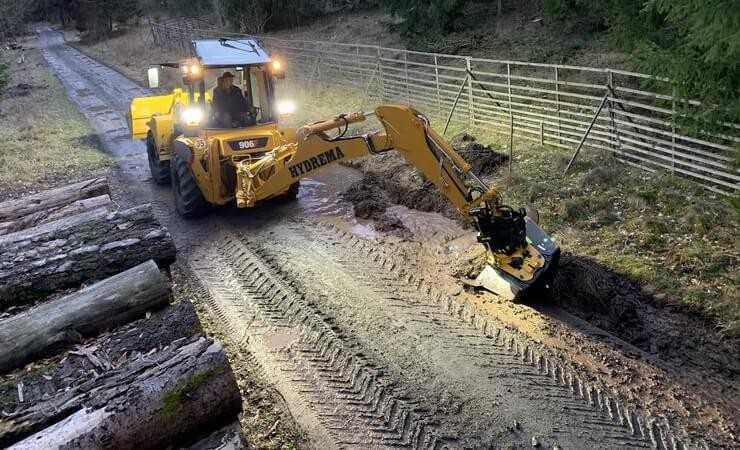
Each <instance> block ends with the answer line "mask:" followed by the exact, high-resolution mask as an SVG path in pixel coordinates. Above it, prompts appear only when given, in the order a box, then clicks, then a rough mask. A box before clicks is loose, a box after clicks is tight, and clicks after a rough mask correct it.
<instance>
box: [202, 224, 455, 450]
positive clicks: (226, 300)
mask: <svg viewBox="0 0 740 450" xmlns="http://www.w3.org/2000/svg"><path fill="white" fill-rule="evenodd" d="M278 264H279V263H277V262H276V261H274V260H272V259H271V258H270V256H269V255H267V254H265V253H264V252H263V251H261V250H260V249H259V248H256V247H254V246H253V245H250V244H249V243H246V242H244V241H242V240H239V239H237V238H235V237H233V236H231V235H229V234H225V235H224V237H223V239H222V240H221V241H220V242H219V244H218V245H217V246H215V247H212V246H209V247H207V248H200V249H197V250H195V251H194V252H193V254H192V257H191V260H190V267H191V269H192V270H193V271H194V272H195V273H197V274H198V276H199V278H200V282H201V283H202V285H203V286H204V288H205V289H206V290H207V291H208V294H209V297H210V299H211V300H210V304H211V306H212V308H213V309H214V310H215V312H216V314H217V315H218V316H219V317H220V318H221V319H222V320H223V321H224V324H225V325H226V327H227V328H229V329H230V330H231V332H232V333H235V334H236V335H237V336H239V335H240V336H241V337H240V338H238V340H239V341H241V343H242V345H243V346H244V347H245V349H246V350H248V351H250V352H251V353H252V355H254V357H255V359H256V360H257V361H258V362H259V363H260V365H261V366H262V367H263V370H266V371H267V372H268V378H270V379H272V380H273V381H274V382H275V383H276V384H278V385H279V386H280V388H281V392H282V393H283V395H284V396H285V397H286V400H287V401H288V402H289V404H291V410H298V411H302V412H303V414H302V417H299V420H300V419H303V420H302V421H303V422H304V425H307V424H306V423H305V422H306V421H307V422H309V424H308V425H314V426H316V425H319V424H320V426H321V427H322V428H323V429H324V430H325V433H322V432H318V433H317V432H316V429H315V428H314V427H311V426H309V427H307V428H309V430H311V429H312V428H313V432H314V434H316V435H315V436H314V443H317V444H319V445H330V446H332V447H335V446H336V447H344V446H360V447H362V448H395V447H403V448H415V449H435V448H440V446H441V445H442V444H443V443H444V440H443V439H440V438H439V436H438V435H437V433H436V431H435V418H434V417H433V416H431V415H430V414H429V413H428V412H427V411H424V410H423V409H420V408H419V407H418V406H417V405H416V403H415V402H414V401H412V400H411V399H409V398H408V397H407V396H406V395H405V394H404V393H403V392H402V391H400V390H399V388H398V387H396V386H395V383H394V382H393V381H391V380H388V379H387V377H385V376H384V375H383V373H382V370H380V369H379V368H377V366H376V365H375V364H374V363H373V362H371V361H368V359H367V357H366V356H365V355H364V354H363V353H362V352H361V347H360V346H359V345H358V344H357V343H354V342H352V339H351V337H349V336H346V335H343V334H342V333H341V332H340V331H338V329H337V327H336V326H335V325H333V323H332V322H333V321H332V318H331V317H330V316H327V315H326V314H323V313H322V312H321V311H319V310H317V309H316V307H315V306H314V305H315V303H314V302H315V301H314V300H312V298H311V296H310V294H306V293H304V292H303V291H298V290H296V287H295V285H294V283H293V282H292V281H291V280H290V279H288V278H285V276H284V275H283V273H282V272H281V269H280V266H279V265H278ZM311 422H313V423H311ZM323 434H326V435H328V436H330V437H331V440H332V441H333V442H327V439H326V437H324V436H321V435H323ZM317 441H318V442H317ZM322 441H323V442H322Z"/></svg>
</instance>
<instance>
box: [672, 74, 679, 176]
mask: <svg viewBox="0 0 740 450" xmlns="http://www.w3.org/2000/svg"><path fill="white" fill-rule="evenodd" d="M677 95H678V92H676V86H673V96H672V101H671V104H672V106H671V111H672V114H671V173H672V174H675V173H676V96H677Z"/></svg>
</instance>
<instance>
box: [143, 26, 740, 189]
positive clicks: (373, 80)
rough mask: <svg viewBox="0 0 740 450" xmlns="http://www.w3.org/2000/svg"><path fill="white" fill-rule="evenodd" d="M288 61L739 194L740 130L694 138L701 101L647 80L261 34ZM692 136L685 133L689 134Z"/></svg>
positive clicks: (176, 34) (313, 73)
mask: <svg viewBox="0 0 740 450" xmlns="http://www.w3.org/2000/svg"><path fill="white" fill-rule="evenodd" d="M152 36H153V38H154V42H155V43H157V44H159V45H166V46H170V47H172V48H179V49H180V50H182V51H183V52H186V51H187V49H188V48H189V41H190V40H192V39H196V38H206V37H209V36H211V37H213V36H224V37H226V36H231V37H237V36H243V35H235V34H231V33H224V32H221V31H217V30H213V29H207V28H198V25H197V24H187V23H185V24H183V23H177V24H173V23H153V24H152ZM260 40H261V41H262V42H263V43H264V44H265V46H266V47H267V48H268V49H269V50H270V51H271V52H272V53H273V54H277V55H280V56H281V57H283V58H285V59H286V60H287V62H288V64H287V67H288V75H289V77H292V78H295V79H299V80H307V81H310V82H322V83H327V84H332V85H347V86H353V87H356V88H359V89H361V90H362V91H363V92H365V93H366V94H367V95H371V96H374V97H376V98H377V100H378V101H383V102H388V101H392V102H399V103H404V104H409V105H413V106H415V107H416V108H417V109H419V110H421V111H424V112H425V113H426V114H428V115H429V116H432V117H437V118H441V119H442V120H445V121H450V120H452V121H457V122H462V123H465V124H471V125H473V126H476V127H482V128H489V129H495V130H498V131H503V132H505V133H507V134H509V135H510V137H511V140H513V139H514V137H516V138H517V139H524V140H528V141H531V142H533V143H537V144H541V145H551V146H556V147H562V148H568V149H574V150H575V151H576V152H577V151H579V150H580V149H581V148H590V149H596V150H602V151H608V152H612V153H614V154H615V156H616V157H617V158H618V159H619V160H621V161H623V162H624V163H627V164H630V165H634V166H638V167H640V168H643V169H645V170H649V171H655V170H663V171H667V172H670V173H674V174H676V175H680V176H683V177H686V178H688V179H691V180H692V181H694V182H696V183H699V184H701V185H702V186H704V187H706V188H708V189H711V190H712V191H716V192H721V193H735V192H737V191H738V190H739V189H740V169H738V168H737V151H738V150H737V149H738V147H739V146H740V145H739V144H740V125H738V124H735V123H724V124H720V128H721V129H720V131H719V132H712V133H708V132H696V131H695V128H697V127H696V126H692V125H694V124H692V123H691V118H690V116H691V114H689V115H688V116H686V115H684V114H685V113H686V109H689V110H690V109H691V108H696V107H699V106H700V103H699V102H696V101H687V100H683V99H677V98H675V97H674V96H672V95H666V94H664V93H661V90H660V89H656V90H650V89H647V88H646V87H645V86H646V85H647V84H648V82H652V84H653V85H655V84H661V83H665V86H666V87H668V86H670V85H669V83H668V80H660V79H656V78H655V77H652V76H650V75H645V74H640V73H634V72H627V71H624V70H613V69H603V68H593V67H580V66H569V65H554V64H539V63H527V62H520V61H507V60H493V59H483V58H472V57H466V56H459V55H447V54H441V53H426V52H416V51H411V50H403V49H393V48H385V47H380V46H373V45H358V44H343V43H337V42H320V41H298V40H283V39H276V38H271V37H261V38H260ZM690 130H691V131H690Z"/></svg>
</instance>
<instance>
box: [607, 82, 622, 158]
mask: <svg viewBox="0 0 740 450" xmlns="http://www.w3.org/2000/svg"><path fill="white" fill-rule="evenodd" d="M606 83H607V85H608V86H609V93H611V94H612V95H614V74H613V73H612V71H611V70H609V69H606ZM609 119H610V121H611V128H612V133H614V136H615V137H616V138H617V149H618V150H619V151H620V152H621V150H622V138H621V137H620V136H619V128H618V127H617V123H616V121H615V120H614V108H613V107H612V101H611V100H609ZM609 140H610V141H611V138H610V139H609ZM612 146H614V144H612Z"/></svg>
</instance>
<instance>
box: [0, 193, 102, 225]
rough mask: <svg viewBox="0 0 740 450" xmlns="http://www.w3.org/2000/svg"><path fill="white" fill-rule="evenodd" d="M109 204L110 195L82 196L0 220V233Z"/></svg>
mask: <svg viewBox="0 0 740 450" xmlns="http://www.w3.org/2000/svg"><path fill="white" fill-rule="evenodd" d="M110 205H111V200H110V196H109V195H108V194H105V195H99V196H97V197H91V198H83V199H81V200H77V201H75V202H73V203H69V204H66V205H59V206H55V207H53V208H49V209H43V210H41V211H35V212H32V213H30V214H27V215H25V216H22V217H19V218H17V219H15V220H11V221H8V222H0V235H3V234H9V233H15V232H16V231H20V230H25V229H26V228H31V227H35V226H38V225H41V224H44V223H49V222H53V221H55V220H58V219H61V218H62V217H67V216H73V215H75V214H79V213H83V212H85V211H90V210H92V209H96V208H101V207H106V208H109V207H110Z"/></svg>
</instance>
